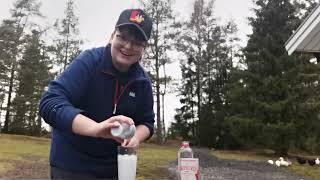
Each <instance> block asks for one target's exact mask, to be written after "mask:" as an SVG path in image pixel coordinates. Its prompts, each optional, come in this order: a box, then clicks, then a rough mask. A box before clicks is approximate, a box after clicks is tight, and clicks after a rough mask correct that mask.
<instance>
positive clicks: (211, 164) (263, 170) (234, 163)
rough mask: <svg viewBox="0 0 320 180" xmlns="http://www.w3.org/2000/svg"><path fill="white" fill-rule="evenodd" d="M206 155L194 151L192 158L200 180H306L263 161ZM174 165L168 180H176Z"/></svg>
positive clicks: (203, 150) (174, 163)
mask: <svg viewBox="0 0 320 180" xmlns="http://www.w3.org/2000/svg"><path fill="white" fill-rule="evenodd" d="M208 153H209V151H208V150H205V149H194V157H195V158H199V160H200V162H199V163H200V175H201V180H301V179H303V180H307V179H306V178H305V177H302V176H300V175H297V174H293V173H291V172H289V171H287V170H286V169H285V168H282V167H280V168H279V167H276V166H273V165H269V164H268V163H267V162H265V161H238V160H222V159H218V158H216V157H215V156H212V155H209V154H208ZM176 164H177V162H172V163H171V164H170V167H169V174H170V176H169V179H177V178H176V171H175V169H176Z"/></svg>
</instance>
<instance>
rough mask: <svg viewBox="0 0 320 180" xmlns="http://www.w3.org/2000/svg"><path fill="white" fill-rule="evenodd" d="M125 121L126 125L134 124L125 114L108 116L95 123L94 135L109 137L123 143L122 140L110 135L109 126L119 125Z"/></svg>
mask: <svg viewBox="0 0 320 180" xmlns="http://www.w3.org/2000/svg"><path fill="white" fill-rule="evenodd" d="M123 123H126V124H128V125H132V124H134V122H133V120H132V119H131V118H129V117H126V116H122V115H119V116H113V117H110V118H109V119H107V120H105V121H102V122H100V123H97V127H96V137H101V138H111V139H114V140H116V141H118V142H119V143H123V142H124V140H123V139H121V138H118V137H114V136H112V135H111V128H114V127H119V126H120V124H123Z"/></svg>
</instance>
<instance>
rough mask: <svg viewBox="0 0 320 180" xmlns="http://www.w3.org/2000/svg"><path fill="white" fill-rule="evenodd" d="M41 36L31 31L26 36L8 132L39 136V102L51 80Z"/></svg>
mask: <svg viewBox="0 0 320 180" xmlns="http://www.w3.org/2000/svg"><path fill="white" fill-rule="evenodd" d="M40 37H41V33H40V32H38V31H36V30H33V31H32V35H30V36H27V40H28V41H27V42H28V44H27V45H26V50H25V51H24V54H23V57H22V59H21V60H20V61H19V69H20V70H19V73H18V76H17V79H18V82H19V84H18V88H17V92H16V96H15V98H14V100H13V107H14V108H13V109H14V110H15V111H14V112H15V116H14V118H13V121H12V123H11V124H10V132H12V133H15V134H28V135H41V131H42V123H41V118H40V116H39V115H38V107H39V101H40V98H41V94H42V92H43V90H44V87H45V86H46V85H47V84H48V82H49V80H50V79H52V78H53V77H52V74H51V73H50V72H49V70H50V69H51V65H50V63H51V62H50V61H49V57H48V54H47V47H46V46H45V44H44V42H43V41H42V40H41V39H40Z"/></svg>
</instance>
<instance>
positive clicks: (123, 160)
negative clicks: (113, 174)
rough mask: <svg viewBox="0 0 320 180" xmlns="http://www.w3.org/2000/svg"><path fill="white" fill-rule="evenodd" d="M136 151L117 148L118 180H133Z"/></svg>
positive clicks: (130, 148) (128, 148)
mask: <svg viewBox="0 0 320 180" xmlns="http://www.w3.org/2000/svg"><path fill="white" fill-rule="evenodd" d="M136 171H137V151H136V149H135V148H133V147H123V146H118V180H135V179H136Z"/></svg>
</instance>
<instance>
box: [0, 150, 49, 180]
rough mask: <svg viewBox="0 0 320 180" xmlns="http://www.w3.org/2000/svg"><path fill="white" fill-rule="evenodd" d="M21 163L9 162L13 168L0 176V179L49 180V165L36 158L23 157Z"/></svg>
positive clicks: (45, 161)
mask: <svg viewBox="0 0 320 180" xmlns="http://www.w3.org/2000/svg"><path fill="white" fill-rule="evenodd" d="M23 158H24V160H23V161H17V160H15V161H13V160H12V161H10V162H9V163H11V164H13V165H14V168H13V169H11V170H9V171H7V172H5V173H4V174H2V175H0V179H49V164H48V161H47V160H43V158H41V157H38V156H33V155H32V156H30V155H24V156H23Z"/></svg>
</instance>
